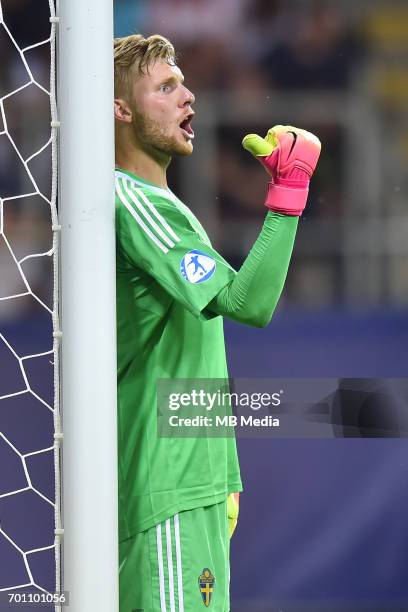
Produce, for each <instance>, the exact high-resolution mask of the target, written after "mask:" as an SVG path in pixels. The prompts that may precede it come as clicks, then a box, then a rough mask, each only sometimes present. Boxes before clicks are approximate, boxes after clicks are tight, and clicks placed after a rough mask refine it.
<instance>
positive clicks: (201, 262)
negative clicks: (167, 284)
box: [180, 251, 216, 285]
mask: <svg viewBox="0 0 408 612" xmlns="http://www.w3.org/2000/svg"><path fill="white" fill-rule="evenodd" d="M215 267H216V263H215V260H214V259H213V258H212V257H210V256H209V255H206V254H205V253H203V252H202V251H189V252H188V253H186V254H185V255H184V257H183V259H182V260H181V264H180V272H181V274H182V276H183V277H184V278H185V279H186V280H187V281H188V282H189V283H192V284H193V285H196V284H197V283H203V282H204V281H206V280H208V279H209V278H211V276H212V275H213V274H214V272H215Z"/></svg>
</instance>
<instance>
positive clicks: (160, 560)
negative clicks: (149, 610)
mask: <svg viewBox="0 0 408 612" xmlns="http://www.w3.org/2000/svg"><path fill="white" fill-rule="evenodd" d="M156 536H157V537H156V541H157V561H158V564H159V584H160V607H161V612H166V596H165V590H164V566H163V549H162V539H161V525H160V524H159V525H157V527H156Z"/></svg>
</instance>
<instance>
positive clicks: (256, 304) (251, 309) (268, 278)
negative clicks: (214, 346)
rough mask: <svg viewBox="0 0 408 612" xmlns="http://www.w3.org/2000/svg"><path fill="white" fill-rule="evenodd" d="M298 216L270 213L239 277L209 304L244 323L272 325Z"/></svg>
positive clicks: (238, 274) (223, 313) (215, 310)
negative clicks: (271, 321) (271, 320)
mask: <svg viewBox="0 0 408 612" xmlns="http://www.w3.org/2000/svg"><path fill="white" fill-rule="evenodd" d="M297 225H298V217H291V216H288V215H281V214H279V213H276V212H271V211H270V212H268V214H267V215H266V219H265V222H264V225H263V228H262V231H261V233H260V234H259V236H258V238H257V240H256V242H255V244H254V245H253V247H252V249H251V251H250V253H249V255H248V256H247V258H246V259H245V261H244V263H243V265H242V267H241V268H240V270H239V272H238V273H237V274H236V276H235V277H234V278H233V279H232V280H231V281H230V282H229V283H228V285H226V286H225V287H223V288H222V289H221V290H220V291H219V293H218V294H217V295H216V297H215V298H214V299H213V300H212V302H211V303H210V305H209V309H210V310H212V311H213V312H215V313H217V314H220V315H222V316H224V317H228V318H230V319H233V320H235V321H239V322H240V323H247V324H248V325H255V326H259V327H263V326H265V325H267V323H269V321H270V319H271V317H272V314H273V312H274V310H275V307H276V304H277V303H278V300H279V297H280V294H281V292H282V289H283V285H284V283H285V279H286V274H287V271H288V266H289V261H290V257H291V254H292V249H293V243H294V240H295V235H296V229H297Z"/></svg>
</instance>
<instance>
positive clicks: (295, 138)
mask: <svg viewBox="0 0 408 612" xmlns="http://www.w3.org/2000/svg"><path fill="white" fill-rule="evenodd" d="M242 144H243V146H244V148H245V149H247V151H249V152H250V153H252V155H254V157H256V159H258V160H259V161H260V162H261V164H262V165H263V166H264V167H265V168H266V170H267V172H268V173H269V174H270V175H271V177H272V181H271V182H270V183H269V188H268V193H267V196H266V200H265V206H267V207H268V208H270V209H271V210H274V211H276V212H280V213H282V214H285V215H294V216H299V215H301V214H302V212H303V209H304V207H305V206H306V200H307V196H308V193H309V182H310V178H311V176H312V174H313V172H314V169H315V168H316V164H317V160H318V159H319V155H320V149H321V144H320V140H319V139H318V138H317V136H315V135H314V134H312V133H311V132H306V131H305V130H300V129H299V128H295V127H292V126H291V125H275V126H274V127H273V128H271V129H270V130H269V132H268V133H267V135H266V137H265V138H261V137H260V136H258V135H257V134H248V135H247V136H245V138H244V140H243V141H242Z"/></svg>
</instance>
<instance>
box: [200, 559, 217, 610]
mask: <svg viewBox="0 0 408 612" xmlns="http://www.w3.org/2000/svg"><path fill="white" fill-rule="evenodd" d="M214 584H215V576H214V574H212V573H211V570H210V569H208V567H205V568H204V569H203V573H202V574H201V576H199V577H198V587H199V589H200V593H201V597H202V598H203V603H204V605H205V607H206V608H208V606H209V605H210V603H211V598H212V595H213V592H214Z"/></svg>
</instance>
